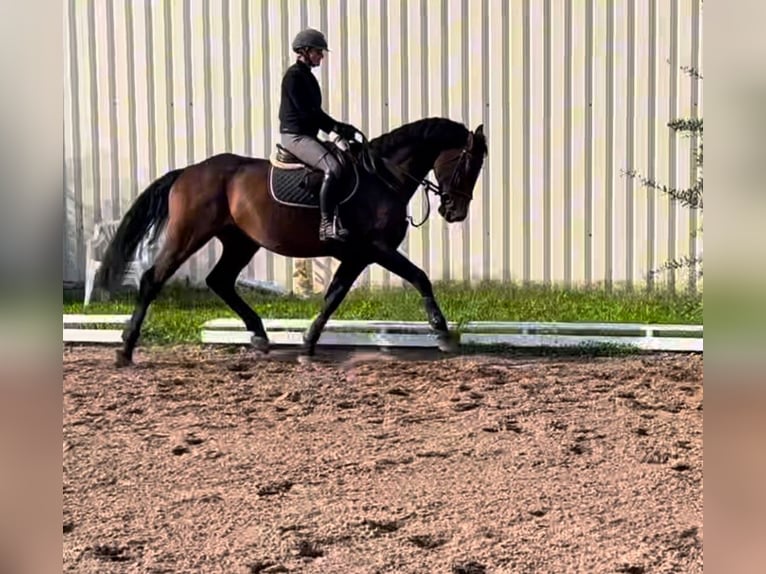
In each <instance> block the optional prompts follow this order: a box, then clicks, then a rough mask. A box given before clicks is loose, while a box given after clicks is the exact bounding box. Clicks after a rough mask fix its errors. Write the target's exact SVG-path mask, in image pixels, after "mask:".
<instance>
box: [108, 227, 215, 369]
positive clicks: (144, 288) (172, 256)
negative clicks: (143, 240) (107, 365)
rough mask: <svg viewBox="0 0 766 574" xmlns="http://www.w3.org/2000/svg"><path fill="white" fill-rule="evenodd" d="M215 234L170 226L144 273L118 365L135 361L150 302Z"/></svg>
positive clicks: (118, 355)
mask: <svg viewBox="0 0 766 574" xmlns="http://www.w3.org/2000/svg"><path fill="white" fill-rule="evenodd" d="M211 237H212V233H209V234H206V235H200V234H198V233H197V234H195V233H194V232H193V231H191V230H190V233H189V234H185V233H184V234H180V233H178V232H177V230H175V229H171V228H168V232H167V236H166V239H165V243H164V245H163V246H162V248H161V249H160V252H159V253H158V254H157V258H156V259H155V260H154V265H152V266H151V267H150V268H149V269H147V270H146V271H145V272H144V274H143V275H142V276H141V285H140V287H139V291H138V303H137V304H136V308H135V310H134V311H133V315H132V317H131V318H130V322H129V323H128V326H127V327H126V328H125V331H124V332H123V335H122V339H123V341H124V344H123V348H122V349H119V350H118V351H117V366H118V367H124V366H127V365H129V364H131V363H132V362H133V350H134V349H135V347H136V343H137V342H138V337H139V335H140V333H141V325H142V324H143V322H144V319H145V317H146V312H147V310H148V309H149V305H150V304H151V303H152V301H154V300H155V299H156V298H157V295H159V293H160V290H161V289H162V286H163V285H164V284H165V282H166V281H167V280H168V279H170V278H171V277H172V276H173V273H175V272H176V271H177V270H178V268H179V267H180V266H181V265H182V264H183V263H184V261H186V260H187V259H188V258H189V257H191V256H192V255H193V254H194V253H195V252H196V251H197V250H198V249H199V248H200V247H202V246H203V245H204V244H205V243H207V242H208V240H209V239H210V238H211Z"/></svg>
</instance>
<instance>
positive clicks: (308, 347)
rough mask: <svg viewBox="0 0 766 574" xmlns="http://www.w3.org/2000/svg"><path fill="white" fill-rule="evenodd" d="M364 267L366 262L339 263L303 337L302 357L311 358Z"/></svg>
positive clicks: (353, 260)
mask: <svg viewBox="0 0 766 574" xmlns="http://www.w3.org/2000/svg"><path fill="white" fill-rule="evenodd" d="M365 267H367V262H365V261H363V260H358V259H349V260H344V261H341V264H340V266H338V269H337V271H335V275H333V278H332V281H331V282H330V285H329V286H328V287H327V291H326V292H325V296H324V306H323V308H322V311H321V312H320V313H319V315H318V316H317V318H316V319H314V322H313V323H312V324H311V326H310V327H309V329H308V331H306V334H305V335H304V336H303V349H302V353H303V354H304V355H308V356H311V355H313V354H314V348H315V347H316V344H317V341H318V340H319V336H320V335H321V334H322V329H324V326H325V325H326V324H327V320H328V319H329V318H330V316H331V315H332V314H333V313H334V312H335V310H336V309H337V308H338V305H340V304H341V302H342V301H343V298H344V297H345V296H346V294H348V292H349V290H350V289H351V286H352V285H353V284H354V281H356V278H357V277H359V274H360V273H361V272H362V271H363V270H364V268H365Z"/></svg>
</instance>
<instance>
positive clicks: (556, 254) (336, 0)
mask: <svg viewBox="0 0 766 574" xmlns="http://www.w3.org/2000/svg"><path fill="white" fill-rule="evenodd" d="M65 17H66V22H65V27H66V35H65V40H66V42H65V49H66V52H67V54H66V65H67V85H66V87H65V91H64V104H65V121H66V126H65V135H66V144H65V154H66V157H65V169H66V173H65V194H66V196H65V199H66V207H67V210H66V214H67V221H66V234H65V240H66V249H65V256H64V265H65V270H64V276H65V278H66V279H69V280H77V279H80V280H82V278H83V277H84V265H85V261H84V257H85V255H84V251H85V250H84V243H85V240H86V239H87V238H88V237H89V235H90V233H91V232H92V229H93V226H94V224H95V223H96V222H98V221H101V220H104V219H114V218H119V217H120V216H121V215H122V214H123V213H124V212H125V211H126V209H127V208H128V206H129V205H130V202H131V201H132V200H133V199H134V198H135V197H136V195H137V194H138V193H140V192H141V190H143V189H144V188H145V187H146V186H147V185H148V184H149V183H150V182H151V181H152V180H153V179H155V178H157V177H159V176H161V175H162V174H163V173H165V172H166V171H168V170H170V169H172V168H174V167H179V166H183V165H187V164H189V163H191V162H195V161H199V160H201V159H203V158H205V157H208V156H210V155H212V154H215V153H219V152H223V151H233V152H236V153H241V154H246V155H255V156H259V157H264V156H267V155H269V153H270V152H271V150H272V149H273V147H274V143H275V142H276V141H277V136H278V133H277V128H278V120H277V111H278V107H279V84H280V80H281V75H282V73H283V71H284V69H285V68H286V67H287V66H288V65H289V64H290V63H291V61H292V54H291V53H290V51H289V43H290V40H291V38H292V37H293V35H294V34H295V33H296V32H297V31H298V30H300V29H301V28H303V27H305V26H313V27H316V28H320V29H322V30H325V31H326V33H327V35H328V38H329V42H330V44H331V48H332V52H331V54H330V55H329V57H328V58H327V59H326V60H325V64H324V65H323V66H322V68H320V70H318V71H317V72H316V73H317V77H318V78H319V80H320V83H321V84H322V86H323V92H324V95H325V107H326V109H327V110H328V112H329V113H330V114H331V115H333V116H335V117H337V118H338V119H341V120H344V121H350V122H352V123H354V124H356V125H357V126H358V127H360V128H362V129H363V130H364V131H365V132H366V133H367V134H368V135H369V136H370V137H374V136H376V135H379V134H380V133H382V132H385V131H388V130H391V129H393V128H395V127H398V126H399V125H401V124H402V123H405V122H409V121H413V120H416V119H419V118H422V117H426V116H448V117H450V118H452V119H455V120H458V121H462V122H464V123H465V124H467V125H468V126H469V127H470V128H472V129H473V128H475V127H476V126H477V125H478V124H479V123H484V125H485V133H486V134H487V136H488V140H489V149H490V155H489V158H488V160H487V163H486V168H485V171H484V173H483V174H482V176H481V178H480V179H479V182H478V183H477V188H476V194H475V201H474V203H473V205H472V209H471V213H470V217H469V219H468V220H467V221H466V222H464V223H462V224H455V225H448V224H446V223H445V222H444V221H443V220H442V219H441V218H440V217H439V216H438V215H436V214H435V211H434V212H433V217H432V218H431V219H430V220H429V221H428V222H427V223H426V224H425V225H423V226H422V227H420V228H417V229H414V228H413V229H411V230H410V232H409V235H408V237H407V239H406V240H405V243H404V244H403V245H402V250H403V251H405V252H406V253H408V254H409V256H410V257H411V258H412V259H413V260H414V262H415V263H416V264H418V265H419V266H421V267H423V268H424V270H426V272H427V273H429V275H430V276H431V278H432V279H434V280H438V279H455V280H481V279H502V280H518V281H535V282H536V281H545V282H554V283H563V284H583V283H592V284H601V283H606V284H611V283H623V282H629V283H632V284H634V285H636V286H642V285H646V284H647V283H648V280H647V272H648V271H649V270H650V269H652V268H656V267H658V266H660V265H661V264H662V263H663V262H664V261H666V260H667V259H669V258H678V257H683V256H691V257H694V256H697V255H699V254H700V253H701V249H702V240H701V236H700V235H699V234H698V233H697V231H698V228H699V227H700V226H701V214H699V213H690V212H689V210H687V209H685V208H683V207H682V206H678V205H675V204H673V203H671V202H670V201H669V200H668V199H667V198H665V197H663V196H661V195H658V194H657V193H653V192H651V191H649V190H647V189H646V188H644V187H642V186H641V185H639V184H637V183H636V182H633V181H632V180H631V179H629V178H626V177H624V176H623V175H622V172H623V170H629V169H636V170H638V171H640V172H641V173H642V174H645V175H646V176H648V177H652V178H655V179H657V180H659V181H660V182H663V183H667V184H669V185H671V186H677V187H688V186H689V185H691V183H692V182H693V178H694V177H695V175H694V163H693V160H692V144H693V142H692V141H691V140H690V139H688V138H684V137H678V136H677V135H675V134H674V133H673V132H672V130H670V129H669V128H668V127H667V126H666V124H667V122H668V121H669V120H670V119H672V118H674V117H689V116H701V115H702V110H701V101H702V98H701V96H702V90H701V84H700V82H699V81H696V80H694V79H692V78H690V77H689V76H687V75H686V74H684V73H683V72H681V71H680V67H681V66H693V67H695V68H701V41H702V36H701V6H700V0H678V1H677V2H675V1H674V2H662V1H661V0H646V1H643V0H578V1H574V2H569V1H565V0H539V1H536V0H517V1H513V2H507V1H505V0H475V1H474V0H470V2H469V0H348V1H344V0H321V1H311V2H309V1H308V0H286V1H275V0H252V1H251V0H208V1H205V0H195V1H177V2H176V1H169V0H168V1H155V2H148V1H147V2H143V1H138V0H115V1H111V2H98V1H95V0H69V1H68V3H67V10H66V13H65ZM421 201H422V196H421V194H420V193H418V194H417V195H416V196H415V197H414V198H413V202H412V204H411V207H410V212H411V214H412V215H413V216H414V217H415V219H416V220H419V219H420V218H422V216H423V214H424V210H423V207H422V204H421ZM219 253H220V249H219V246H218V245H217V242H216V241H213V242H211V244H210V245H208V246H206V247H204V248H203V249H202V250H201V251H200V252H199V253H198V254H197V255H196V256H195V257H194V258H192V260H190V261H189V262H188V263H187V264H186V265H184V266H183V268H182V269H181V270H180V271H179V275H187V276H190V277H191V278H192V279H193V280H194V281H202V280H204V277H205V275H206V274H207V272H208V270H209V269H210V268H211V267H212V265H214V263H215V260H216V257H217V256H218V254H219ZM295 264H296V261H294V260H292V259H290V258H284V257H279V256H273V255H271V254H269V253H258V254H257V255H256V257H255V258H254V259H253V261H252V262H251V264H250V265H249V266H248V267H247V268H246V269H245V271H244V273H245V274H246V275H247V276H248V278H251V279H265V280H275V281H277V282H279V283H281V284H283V285H284V286H286V287H287V288H288V289H290V288H292V286H293V282H294V273H295ZM335 267H336V264H335V263H334V262H332V261H331V260H328V259H323V260H317V261H314V262H313V275H314V276H315V277H318V278H319V280H320V281H323V282H327V281H328V280H329V277H330V275H331V273H332V270H333V269H334V268H335ZM676 275H677V276H675V277H673V276H671V277H670V279H671V280H672V281H674V282H675V284H677V285H679V286H681V287H686V286H687V285H692V286H694V285H695V279H694V276H693V274H689V273H688V272H686V271H683V272H681V271H679V272H677V273H676ZM369 283H371V284H375V285H387V284H399V283H400V280H399V279H398V278H392V277H391V276H390V275H389V273H388V272H386V271H383V270H382V269H380V268H378V267H373V268H372V269H370V270H369V271H368V272H367V273H366V274H365V275H363V277H362V278H361V279H360V284H369Z"/></svg>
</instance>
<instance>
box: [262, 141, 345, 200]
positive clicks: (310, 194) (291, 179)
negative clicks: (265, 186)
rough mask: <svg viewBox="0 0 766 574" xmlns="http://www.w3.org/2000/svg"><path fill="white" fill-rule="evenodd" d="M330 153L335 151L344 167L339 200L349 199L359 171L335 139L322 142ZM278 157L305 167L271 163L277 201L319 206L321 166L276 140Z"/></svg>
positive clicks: (282, 160)
mask: <svg viewBox="0 0 766 574" xmlns="http://www.w3.org/2000/svg"><path fill="white" fill-rule="evenodd" d="M322 144H323V145H324V147H326V148H327V149H328V150H329V151H330V153H332V154H334V155H335V157H336V158H337V159H338V161H339V162H340V163H341V166H342V167H343V175H342V177H341V179H340V181H338V182H337V183H336V185H337V191H338V193H339V196H338V200H339V201H338V203H339V205H342V204H344V203H346V202H347V201H348V200H349V199H351V197H352V196H353V195H354V194H355V193H356V190H357V188H358V185H359V173H358V171H357V169H356V165H355V163H354V162H352V161H351V160H350V158H349V157H348V156H347V155H346V154H347V152H345V151H344V150H342V149H341V148H339V147H338V146H337V145H335V144H334V143H332V142H322ZM276 146H277V153H276V160H277V161H279V162H281V163H284V164H295V165H297V166H302V167H303V169H293V168H288V169H282V168H280V167H277V166H271V170H270V174H269V190H270V191H271V195H272V197H273V198H274V200H275V201H277V202H278V203H282V204H284V205H289V206H292V207H307V208H312V209H318V208H319V188H320V187H321V185H322V179H323V178H324V174H323V173H322V170H320V169H316V168H314V167H311V166H309V165H307V164H305V163H303V162H302V161H301V160H300V159H298V158H297V157H296V156H295V155H293V154H292V153H290V152H289V151H287V150H286V149H285V148H283V147H282V146H281V145H279V144H276Z"/></svg>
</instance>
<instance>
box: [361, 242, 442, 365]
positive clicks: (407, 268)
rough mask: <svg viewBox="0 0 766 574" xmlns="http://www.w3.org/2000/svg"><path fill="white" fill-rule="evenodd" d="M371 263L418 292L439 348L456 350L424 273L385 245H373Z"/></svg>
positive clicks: (431, 287)
mask: <svg viewBox="0 0 766 574" xmlns="http://www.w3.org/2000/svg"><path fill="white" fill-rule="evenodd" d="M373 261H375V263H378V264H379V265H381V266H382V267H384V268H386V269H388V270H389V271H390V272H391V273H394V274H396V275H398V276H399V277H401V278H402V279H404V280H405V281H408V282H409V283H410V284H412V286H413V287H415V289H417V290H418V292H419V293H420V295H421V297H423V305H424V306H425V309H426V314H427V315H428V323H429V324H430V325H431V328H432V329H434V330H435V331H436V332H437V334H438V341H439V348H440V349H441V350H442V351H454V350H456V348H457V342H456V341H455V339H454V338H453V337H452V336H451V335H450V332H449V329H448V327H447V320H446V319H445V318H444V314H443V313H442V310H441V309H440V308H439V304H438V303H437V302H436V297H435V296H434V290H433V286H432V285H431V280H430V279H429V278H428V275H426V273H425V271H423V270H422V269H421V268H420V267H418V266H417V265H415V264H414V263H413V262H412V261H410V260H409V259H407V257H405V256H404V255H402V254H401V253H400V252H399V251H398V250H397V249H396V248H394V247H391V246H389V245H386V244H385V243H375V244H374V256H373Z"/></svg>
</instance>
